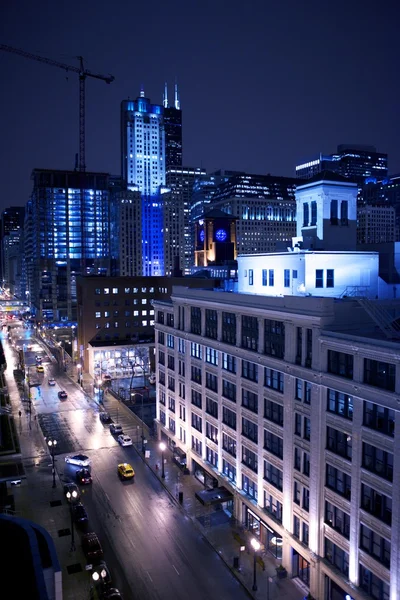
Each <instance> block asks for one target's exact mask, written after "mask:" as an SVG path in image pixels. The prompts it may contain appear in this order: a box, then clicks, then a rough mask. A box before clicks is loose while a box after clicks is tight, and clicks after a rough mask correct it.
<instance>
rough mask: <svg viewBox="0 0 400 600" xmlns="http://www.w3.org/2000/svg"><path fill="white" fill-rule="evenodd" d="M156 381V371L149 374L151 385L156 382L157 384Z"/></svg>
mask: <svg viewBox="0 0 400 600" xmlns="http://www.w3.org/2000/svg"><path fill="white" fill-rule="evenodd" d="M155 382H156V374H155V373H152V374H151V375H150V376H149V383H151V385H154V384H155Z"/></svg>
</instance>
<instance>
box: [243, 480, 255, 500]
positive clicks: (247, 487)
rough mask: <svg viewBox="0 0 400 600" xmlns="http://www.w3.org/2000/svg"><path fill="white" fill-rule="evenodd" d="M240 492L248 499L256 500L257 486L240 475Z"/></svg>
mask: <svg viewBox="0 0 400 600" xmlns="http://www.w3.org/2000/svg"><path fill="white" fill-rule="evenodd" d="M242 490H243V491H244V492H245V494H247V495H248V496H250V498H254V500H257V498H258V490H257V484H256V483H255V482H254V481H252V480H251V479H250V478H249V477H247V476H246V475H242Z"/></svg>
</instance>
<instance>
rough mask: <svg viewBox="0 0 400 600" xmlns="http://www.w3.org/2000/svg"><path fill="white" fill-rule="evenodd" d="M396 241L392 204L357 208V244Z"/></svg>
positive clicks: (394, 212)
mask: <svg viewBox="0 0 400 600" xmlns="http://www.w3.org/2000/svg"><path fill="white" fill-rule="evenodd" d="M395 241H396V211H395V208H394V206H382V205H368V204H365V205H363V206H359V207H358V210H357V244H360V245H361V244H384V243H386V242H395Z"/></svg>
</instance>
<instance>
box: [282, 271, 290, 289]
mask: <svg viewBox="0 0 400 600" xmlns="http://www.w3.org/2000/svg"><path fill="white" fill-rule="evenodd" d="M283 287H285V288H288V287H290V269H284V271H283Z"/></svg>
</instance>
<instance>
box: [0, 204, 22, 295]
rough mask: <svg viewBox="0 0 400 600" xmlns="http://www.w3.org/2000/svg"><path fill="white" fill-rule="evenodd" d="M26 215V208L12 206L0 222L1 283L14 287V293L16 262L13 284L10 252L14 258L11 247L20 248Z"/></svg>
mask: <svg viewBox="0 0 400 600" xmlns="http://www.w3.org/2000/svg"><path fill="white" fill-rule="evenodd" d="M24 214H25V208H24V207H22V206H11V207H10V208H6V209H5V210H4V211H3V213H2V215H1V220H0V257H1V264H0V268H1V274H0V276H1V283H2V285H5V284H6V285H8V286H9V287H10V286H11V287H14V289H12V293H15V291H16V290H15V277H14V275H15V273H16V270H15V267H16V265H15V260H14V259H13V263H14V266H13V268H12V271H13V273H14V275H13V282H11V280H10V264H9V259H10V255H9V253H10V251H11V252H12V254H13V256H14V254H15V253H14V252H13V251H12V250H11V247H14V246H19V244H20V242H21V239H22V236H23V225H24ZM17 270H19V271H21V265H20V266H17Z"/></svg>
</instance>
